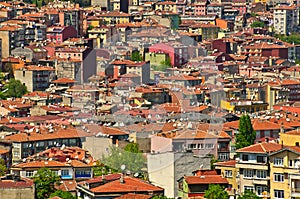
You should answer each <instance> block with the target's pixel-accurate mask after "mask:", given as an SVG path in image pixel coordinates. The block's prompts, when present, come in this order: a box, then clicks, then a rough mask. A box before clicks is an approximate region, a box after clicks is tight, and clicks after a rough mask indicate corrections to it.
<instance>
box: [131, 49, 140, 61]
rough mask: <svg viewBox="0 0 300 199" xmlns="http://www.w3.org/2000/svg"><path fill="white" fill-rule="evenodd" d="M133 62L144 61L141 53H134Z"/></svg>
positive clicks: (132, 55)
mask: <svg viewBox="0 0 300 199" xmlns="http://www.w3.org/2000/svg"><path fill="white" fill-rule="evenodd" d="M131 61H143V57H142V56H141V55H140V52H139V51H134V52H132V54H131Z"/></svg>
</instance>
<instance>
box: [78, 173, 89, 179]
mask: <svg viewBox="0 0 300 199" xmlns="http://www.w3.org/2000/svg"><path fill="white" fill-rule="evenodd" d="M91 177H92V176H91V174H86V173H84V174H75V178H76V179H77V178H91Z"/></svg>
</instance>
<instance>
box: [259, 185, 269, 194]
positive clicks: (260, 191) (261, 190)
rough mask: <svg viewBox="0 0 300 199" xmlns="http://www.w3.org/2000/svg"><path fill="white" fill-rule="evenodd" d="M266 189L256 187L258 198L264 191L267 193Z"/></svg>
mask: <svg viewBox="0 0 300 199" xmlns="http://www.w3.org/2000/svg"><path fill="white" fill-rule="evenodd" d="M267 190H268V189H267V187H264V186H257V187H256V192H257V195H258V196H262V195H263V192H264V191H267Z"/></svg>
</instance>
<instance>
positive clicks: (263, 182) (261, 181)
mask: <svg viewBox="0 0 300 199" xmlns="http://www.w3.org/2000/svg"><path fill="white" fill-rule="evenodd" d="M269 179H270V177H267V178H264V179H260V178H254V179H253V182H252V183H253V184H255V185H265V186H268V180H269Z"/></svg>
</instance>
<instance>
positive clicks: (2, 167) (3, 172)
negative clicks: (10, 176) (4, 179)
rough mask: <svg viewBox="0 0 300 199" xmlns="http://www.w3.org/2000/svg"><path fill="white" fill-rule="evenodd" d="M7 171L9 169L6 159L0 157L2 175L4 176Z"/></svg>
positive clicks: (0, 173) (0, 174)
mask: <svg viewBox="0 0 300 199" xmlns="http://www.w3.org/2000/svg"><path fill="white" fill-rule="evenodd" d="M6 171H7V168H6V165H5V161H4V160H3V159H2V158H0V176H4V175H5V173H6Z"/></svg>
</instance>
